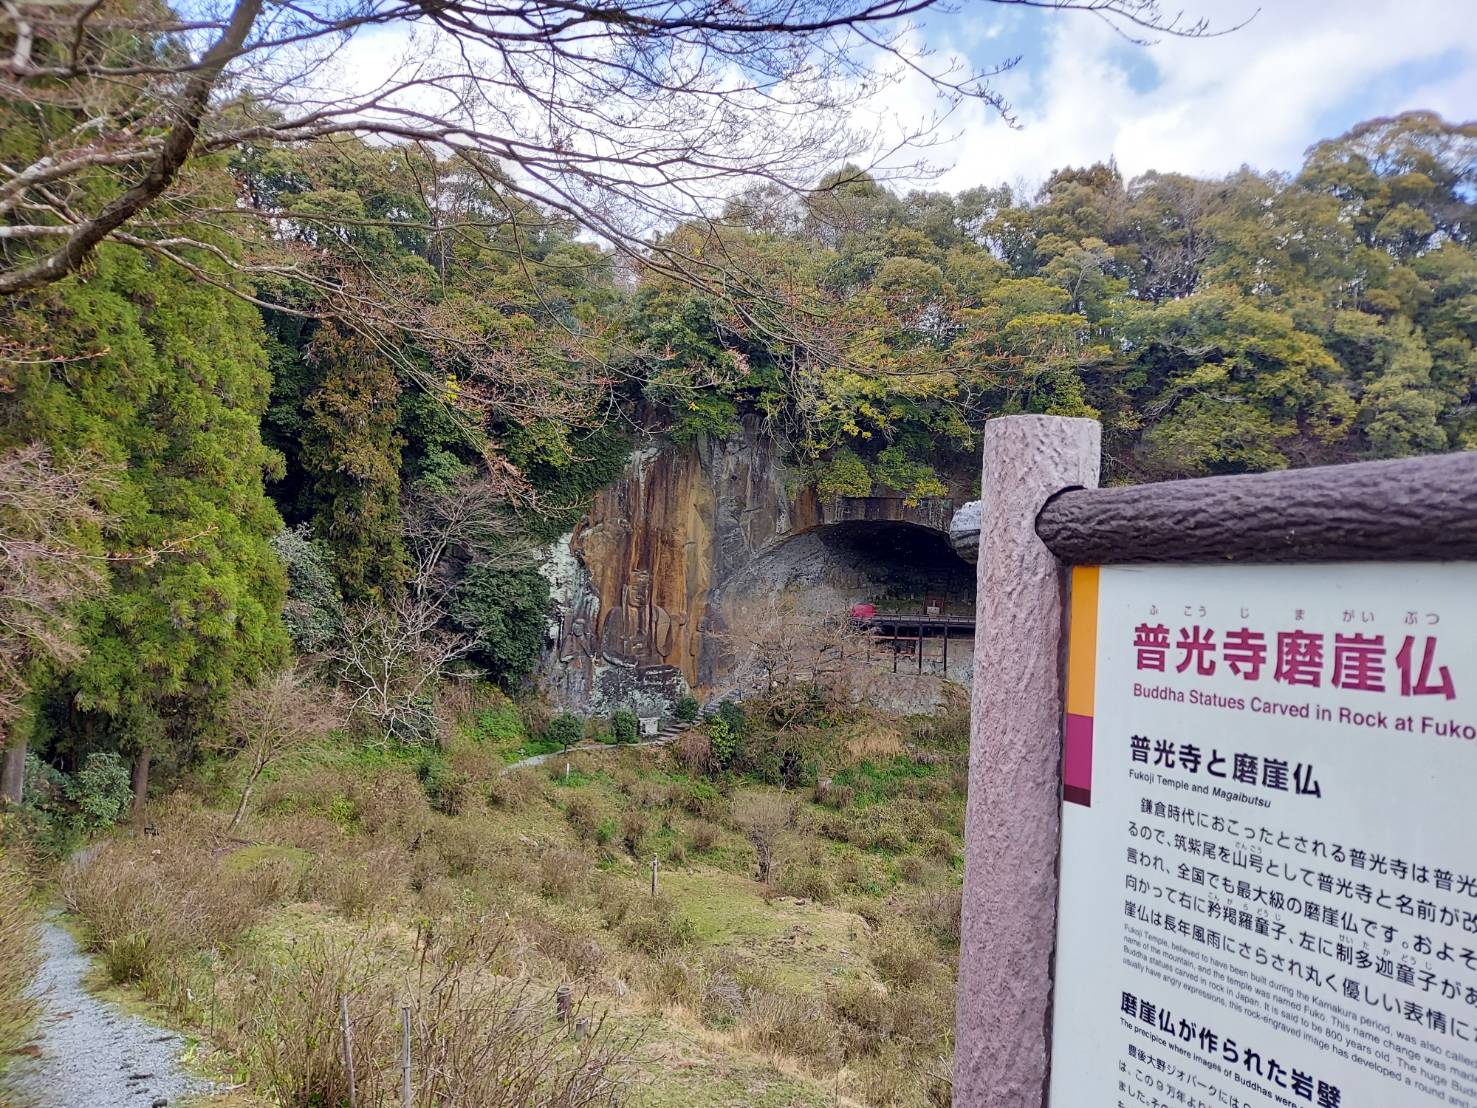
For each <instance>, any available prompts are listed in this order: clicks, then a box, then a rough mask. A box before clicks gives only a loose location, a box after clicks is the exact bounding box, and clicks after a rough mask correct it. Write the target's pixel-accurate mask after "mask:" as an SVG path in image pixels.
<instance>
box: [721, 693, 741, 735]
mask: <svg viewBox="0 0 1477 1108" xmlns="http://www.w3.org/2000/svg"><path fill="white" fill-rule="evenodd" d="M717 718H718V719H720V720H722V721H723V722H724V723H725V724H726V725H727V726H728V730H729V733H730V734H731V735H733V736H734V738H736V739H741V738H743V737H744V736H745V735H747V734H748V733H749V715H748V713H747V712H745V711H744V708H743V705H742V704H739V703H738V702H737V701H735V700H725V701H723V703H721V704H719V705H718V713H717Z"/></svg>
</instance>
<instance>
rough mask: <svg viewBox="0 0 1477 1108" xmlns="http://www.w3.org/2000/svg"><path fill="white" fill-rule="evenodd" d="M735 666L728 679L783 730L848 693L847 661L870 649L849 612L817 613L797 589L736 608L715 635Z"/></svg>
mask: <svg viewBox="0 0 1477 1108" xmlns="http://www.w3.org/2000/svg"><path fill="white" fill-rule="evenodd" d="M715 637H716V638H718V640H719V641H720V642H721V643H722V644H723V645H724V647H725V648H726V651H727V653H728V656H729V662H730V665H731V666H732V668H731V670H730V676H729V681H730V682H731V686H732V687H733V688H734V689H736V690H738V691H739V692H740V693H741V694H742V695H743V696H744V697H745V698H746V699H754V700H757V701H758V702H759V703H761V704H762V706H763V708H764V711H765V712H766V713H767V715H768V716H769V719H770V721H771V722H772V723H773V724H774V725H776V726H777V727H779V728H781V729H784V728H785V727H788V726H790V725H791V724H794V723H796V722H798V721H799V720H800V719H801V718H803V717H804V716H805V715H806V714H807V713H808V712H810V711H811V710H812V709H814V708H815V707H816V706H817V705H818V704H819V705H826V706H828V705H832V704H835V703H838V702H840V701H842V700H844V699H845V698H846V697H847V696H848V695H849V693H850V684H849V680H848V676H847V672H848V671H847V668H846V664H845V663H846V661H847V659H851V660H853V661H855V660H856V659H857V658H858V657H860V656H861V655H863V654H864V653H865V652H866V643H867V633H866V632H865V631H863V630H860V629H858V628H857V627H856V626H855V624H854V623H853V621H852V620H851V618H850V613H848V612H845V611H837V612H829V611H819V610H816V609H814V608H811V607H808V606H807V605H805V604H804V603H803V602H802V600H801V598H800V597H799V596H798V595H797V594H796V593H794V592H785V593H781V594H780V595H779V596H777V597H775V598H773V600H772V602H769V603H764V604H748V605H744V606H742V608H740V609H739V610H737V611H735V612H733V613H732V614H731V615H730V616H729V619H728V623H727V626H725V627H724V629H723V630H722V631H720V632H718V633H717V634H716V636H715Z"/></svg>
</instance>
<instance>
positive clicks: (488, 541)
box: [327, 477, 532, 741]
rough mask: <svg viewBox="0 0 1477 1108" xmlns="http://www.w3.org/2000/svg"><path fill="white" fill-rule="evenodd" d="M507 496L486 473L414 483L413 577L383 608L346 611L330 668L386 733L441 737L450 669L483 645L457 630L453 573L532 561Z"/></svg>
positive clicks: (360, 711)
mask: <svg viewBox="0 0 1477 1108" xmlns="http://www.w3.org/2000/svg"><path fill="white" fill-rule="evenodd" d="M507 505H508V495H507V492H506V490H505V489H504V488H503V487H502V486H501V485H500V484H499V482H498V481H496V480H495V479H492V478H488V477H482V478H478V479H475V480H471V481H467V482H463V483H460V484H456V485H453V486H450V487H448V488H441V487H439V486H436V485H430V484H422V485H417V486H416V487H415V488H413V489H412V490H411V492H410V495H408V496H407V497H406V501H405V504H404V507H403V514H404V517H405V539H406V550H407V553H408V554H409V556H410V564H411V573H410V580H409V581H408V583H407V584H406V587H405V588H404V589H403V590H401V591H400V593H399V594H398V595H396V596H394V597H392V598H390V599H389V600H388V601H386V602H383V603H379V604H364V605H355V606H350V607H347V608H345V609H344V610H343V611H342V612H341V614H340V617H339V619H340V627H341V629H340V631H339V634H338V635H337V636H335V640H334V642H333V643H332V644H331V645H330V646H329V648H328V650H327V656H328V660H329V663H330V668H331V671H332V672H333V674H334V675H335V676H336V678H337V680H338V681H339V682H341V684H342V685H343V687H344V688H345V689H346V691H347V693H348V696H349V701H350V705H349V706H350V710H351V712H352V713H353V714H356V715H359V716H361V717H363V718H365V719H368V720H370V721H372V722H373V723H374V725H375V726H376V727H378V729H379V730H380V731H381V733H382V734H383V735H385V736H386V737H392V738H396V739H399V740H403V741H424V740H425V739H427V738H430V737H431V736H432V735H434V733H435V728H436V713H435V704H434V698H435V691H436V687H437V685H438V684H439V683H440V682H441V681H442V679H443V678H445V677H447V676H448V675H449V673H450V670H451V667H452V663H454V662H457V661H458V660H460V659H462V658H465V657H466V656H467V655H468V654H470V653H471V652H472V651H473V650H474V649H475V648H476V646H477V641H476V639H475V638H473V637H472V636H470V635H467V634H464V633H462V632H460V631H456V630H453V629H452V627H451V623H450V618H449V617H450V615H451V601H452V594H453V591H454V590H455V588H456V584H457V580H458V576H457V573H456V572H455V568H456V566H457V565H458V564H465V563H466V562H469V561H476V562H478V563H486V562H493V563H495V564H499V565H503V566H506V567H508V568H515V567H521V566H524V565H527V564H528V562H529V560H530V559H531V557H532V548H531V546H529V544H528V542H527V540H526V539H525V538H523V537H521V536H520V531H521V530H522V529H521V528H520V527H519V526H518V523H517V520H516V519H515V518H514V517H513V516H511V515H510V514H509V513H508V511H507Z"/></svg>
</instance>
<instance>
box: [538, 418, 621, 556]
mask: <svg viewBox="0 0 1477 1108" xmlns="http://www.w3.org/2000/svg"><path fill="white" fill-rule="evenodd" d="M561 435H562V436H564V438H563V441H564V443H565V444H566V445H565V446H564V447H561V448H560V449H559V450H556V451H552V452H550V451H549V450H548V448H547V447H544V448H542V449H538V450H534V449H532V448H530V446H529V440H528V435H527V433H526V432H523V433H520V432H517V431H515V432H513V433H512V442H511V445H512V446H513V447H514V449H512V450H511V451H510V457H512V459H513V460H514V461H515V462H518V463H520V464H522V465H524V467H525V468H524V472H525V474H526V475H527V477H528V479H529V481H530V482H532V484H533V487H534V488H535V490H537V494H538V511H537V512H536V513H529V514H527V515H525V516H524V517H523V520H522V521H523V524H524V526H525V527H526V528H527V530H528V533H529V535H531V536H532V537H533V538H535V539H538V540H540V541H543V542H550V541H552V540H554V539H557V538H558V537H559V536H560V535H563V534H565V533H566V532H568V531H569V530H571V529H572V528H573V527H574V525H575V524H576V523H578V522H579V519H580V516H582V515H584V513H585V510H586V509H587V508H588V507H589V505H590V500H591V498H592V497H593V496H594V495H595V493H596V492H598V491H599V490H600V489H602V488H604V487H605V486H606V485H608V484H610V483H611V482H612V481H614V480H615V479H616V478H617V477H618V476H620V473H621V471H622V470H623V469H625V467H626V460H627V459H628V458H629V457H630V456H631V440H630V439H629V438H628V437H627V436H626V435H625V434H624V433H622V431H621V430H620V429H619V428H618V427H616V426H614V425H611V424H606V425H604V426H601V427H599V428H597V429H595V430H593V431H589V432H585V433H576V434H568V433H567V432H561Z"/></svg>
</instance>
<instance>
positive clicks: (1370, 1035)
mask: <svg viewBox="0 0 1477 1108" xmlns="http://www.w3.org/2000/svg"><path fill="white" fill-rule="evenodd" d="M1067 711H1068V718H1067V727H1066V730H1067V741H1066V750H1065V755H1064V784H1065V789H1064V792H1065V800H1064V803H1063V826H1062V859H1061V899H1060V904H1059V914H1058V925H1057V926H1058V935H1057V960H1056V979H1055V993H1054V1000H1053V1012H1054V1015H1053V1021H1052V1022H1053V1031H1052V1068H1051V1082H1050V1099H1049V1104H1050V1106H1051V1108H1112V1106H1117V1108H1156V1106H1166V1108H1168V1106H1176V1108H1238V1106H1244V1108H1262V1106H1272V1105H1295V1106H1299V1108H1301V1106H1307V1105H1312V1106H1315V1108H1425V1106H1427V1105H1446V1106H1453V1105H1454V1106H1458V1108H1460V1106H1463V1105H1466V1106H1470V1108H1477V565H1470V564H1461V565H1454V564H1439V565H1416V564H1401V565H1385V564H1359V565H1334V566H1326V565H1325V566H1253V567H1233V566H1171V567H1155V568H1137V567H1119V568H1103V569H1100V570H1099V569H1096V568H1090V567H1088V568H1079V569H1077V570H1075V571H1074V575H1073V593H1072V612H1071V630H1070V639H1069V665H1068V692H1067Z"/></svg>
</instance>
